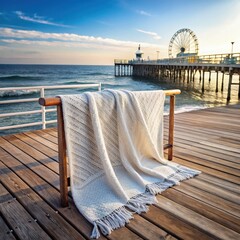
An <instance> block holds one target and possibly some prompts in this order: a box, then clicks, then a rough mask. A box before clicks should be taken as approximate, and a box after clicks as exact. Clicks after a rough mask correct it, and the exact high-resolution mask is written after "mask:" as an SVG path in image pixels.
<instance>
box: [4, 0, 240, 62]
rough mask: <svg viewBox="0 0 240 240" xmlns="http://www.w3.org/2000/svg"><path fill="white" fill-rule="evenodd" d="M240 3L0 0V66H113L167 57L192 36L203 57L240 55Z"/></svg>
mask: <svg viewBox="0 0 240 240" xmlns="http://www.w3.org/2000/svg"><path fill="white" fill-rule="evenodd" d="M239 12H240V1H239V0H201V1H198V0H170V1H169V0H148V1H146V0H137V1H135V0H105V1H103V0H92V1H91V0H89V1H84V0H82V1H79V0H68V1H63V0H58V1H56V0H51V1H49V0H38V1H32V0H21V1H20V0H8V1H6V0H4V1H3V0H0V63H41V64H113V61H114V59H115V58H124V59H132V58H134V52H135V51H136V50H137V47H138V44H139V43H140V44H141V47H142V50H143V52H144V57H145V58H148V57H149V58H150V59H154V58H156V56H157V51H159V57H161V58H163V57H168V46H169V42H170V39H171V38H172V36H173V34H174V33H175V32H176V31H177V30H179V29H182V28H189V29H191V30H193V31H194V33H195V34H196V36H197V38H198V42H199V54H210V53H226V52H230V50H231V42H232V41H234V42H235V43H234V52H240V30H239V26H240V14H239Z"/></svg>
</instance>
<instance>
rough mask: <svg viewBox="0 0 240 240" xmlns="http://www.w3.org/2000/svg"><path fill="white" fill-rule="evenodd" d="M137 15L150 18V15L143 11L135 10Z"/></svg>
mask: <svg viewBox="0 0 240 240" xmlns="http://www.w3.org/2000/svg"><path fill="white" fill-rule="evenodd" d="M137 13H139V14H141V15H144V16H148V17H151V16H152V14H151V13H148V12H146V11H143V10H137Z"/></svg>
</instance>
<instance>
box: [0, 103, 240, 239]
mask: <svg viewBox="0 0 240 240" xmlns="http://www.w3.org/2000/svg"><path fill="white" fill-rule="evenodd" d="M239 110H240V105H232V106H231V105H230V106H227V107H219V108H211V109H203V110H199V111H195V112H188V113H181V114H177V115H176V117H175V119H176V121H175V123H176V124H175V151H174V161H175V162H177V163H180V164H183V165H185V166H189V167H192V168H196V169H199V170H201V171H202V172H203V173H202V174H201V175H199V176H197V177H196V178H194V179H190V180H187V181H184V182H182V183H181V185H179V186H174V187H173V188H171V189H168V190H167V191H165V192H163V193H162V195H159V196H157V198H158V200H159V203H158V204H156V205H155V206H150V210H149V212H148V213H144V214H141V215H136V217H135V219H133V220H132V221H131V222H130V223H129V224H128V225H127V226H126V227H125V228H121V229H118V230H116V231H114V232H113V233H112V234H111V235H110V236H106V237H103V236H101V239H112V240H120V239H124V240H125V239H153V240H155V239H168V240H170V239H171V240H176V239H240V210H239V209H240V208H239V206H240V197H239V194H240V141H239V139H240V124H239V120H240V111H239ZM165 123H166V128H167V125H168V121H167V117H165ZM166 133H167V131H165V138H166V139H167V135H166ZM57 160H58V159H57V132H56V129H46V130H38V131H34V132H26V133H22V134H15V135H10V136H4V137H0V193H1V194H0V204H1V206H0V226H1V233H0V239H15V238H16V239H27V238H29V239H30V238H31V239H37V236H38V237H39V236H42V239H47V238H51V239H89V236H90V233H91V229H92V226H91V224H90V223H88V222H87V221H86V220H85V218H84V217H83V216H82V215H81V214H80V213H79V212H78V210H77V209H76V207H75V205H74V203H73V201H72V199H71V197H69V202H70V205H69V207H67V208H62V207H61V206H60V203H59V178H58V163H57ZM8 200H9V202H11V204H10V203H8ZM20 215H22V216H23V217H22V218H20V219H19V216H20ZM34 219H37V222H35V221H34ZM27 220H29V221H27ZM32 221H33V222H32ZM25 223H26V226H25V227H23V226H22V225H23V224H25ZM16 226H18V228H15V227H16Z"/></svg>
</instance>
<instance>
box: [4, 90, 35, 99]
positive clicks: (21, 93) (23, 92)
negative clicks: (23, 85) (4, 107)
mask: <svg viewBox="0 0 240 240" xmlns="http://www.w3.org/2000/svg"><path fill="white" fill-rule="evenodd" d="M37 93H39V91H38V90H6V91H0V97H2V98H4V97H19V96H24V95H35V94H37Z"/></svg>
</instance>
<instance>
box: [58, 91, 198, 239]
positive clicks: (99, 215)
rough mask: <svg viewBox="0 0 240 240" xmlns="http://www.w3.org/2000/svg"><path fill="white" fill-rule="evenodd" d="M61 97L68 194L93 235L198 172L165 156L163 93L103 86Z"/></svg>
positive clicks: (105, 231) (121, 221)
mask: <svg viewBox="0 0 240 240" xmlns="http://www.w3.org/2000/svg"><path fill="white" fill-rule="evenodd" d="M61 100H62V105H63V115H64V126H65V134H66V142H67V153H68V159H69V166H70V177H71V190H72V195H73V199H74V202H75V204H76V206H77V208H78V209H79V211H80V212H81V213H82V214H83V215H84V216H85V217H86V218H87V219H88V221H90V222H91V223H92V224H93V231H92V236H91V237H92V238H98V237H99V236H100V231H101V232H102V233H103V234H104V235H107V234H110V233H111V231H112V230H114V229H116V228H119V227H122V226H124V225H125V224H126V223H127V222H129V220H130V219H131V218H132V217H133V214H134V213H141V212H146V211H147V210H148V205H149V204H153V203H154V202H156V198H155V195H156V194H158V193H161V192H162V191H164V190H166V189H167V188H169V187H171V186H173V185H176V184H179V181H182V180H184V179H188V178H190V177H193V176H195V175H197V174H199V173H200V172H199V171H197V170H193V169H190V168H187V167H184V166H181V165H178V164H176V163H173V162H169V161H167V160H165V159H164V154H163V107H164V100H165V95H164V92H163V91H142V92H130V91H118V90H115V91H113V90H104V91H102V92H91V93H90V92H88V93H83V94H79V95H65V96H61ZM99 230H100V231H99Z"/></svg>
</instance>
